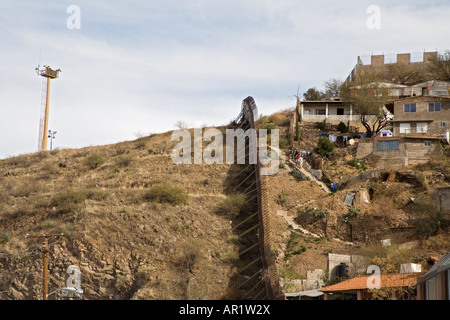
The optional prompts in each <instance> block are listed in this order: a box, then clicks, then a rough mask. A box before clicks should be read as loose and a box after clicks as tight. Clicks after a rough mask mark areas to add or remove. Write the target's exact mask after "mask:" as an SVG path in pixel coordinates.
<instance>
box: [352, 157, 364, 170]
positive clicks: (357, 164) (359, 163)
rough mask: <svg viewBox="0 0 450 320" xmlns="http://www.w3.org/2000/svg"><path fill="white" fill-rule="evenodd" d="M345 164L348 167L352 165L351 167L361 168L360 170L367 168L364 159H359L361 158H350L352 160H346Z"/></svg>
mask: <svg viewBox="0 0 450 320" xmlns="http://www.w3.org/2000/svg"><path fill="white" fill-rule="evenodd" d="M347 164H348V165H349V166H350V167H353V168H356V169H362V170H366V169H367V167H366V165H365V163H364V161H361V160H358V159H352V160H350V161H348V162H347Z"/></svg>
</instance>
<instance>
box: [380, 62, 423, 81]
mask: <svg viewBox="0 0 450 320" xmlns="http://www.w3.org/2000/svg"><path fill="white" fill-rule="evenodd" d="M426 71H427V70H426V68H424V67H423V66H421V65H418V64H401V63H395V64H390V65H387V67H386V71H385V74H384V75H383V76H384V78H385V79H386V80H387V81H389V82H393V83H397V84H405V85H413V84H416V83H419V82H423V81H426V80H428V79H429V76H428V75H427V72H426Z"/></svg>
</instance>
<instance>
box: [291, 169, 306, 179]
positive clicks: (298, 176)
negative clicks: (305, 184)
mask: <svg viewBox="0 0 450 320" xmlns="http://www.w3.org/2000/svg"><path fill="white" fill-rule="evenodd" d="M291 175H293V176H294V178H296V179H297V180H298V181H306V180H309V177H308V176H307V175H305V174H304V173H303V172H301V171H300V170H298V169H297V168H294V169H292V171H291Z"/></svg>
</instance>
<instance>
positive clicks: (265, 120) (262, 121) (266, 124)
mask: <svg viewBox="0 0 450 320" xmlns="http://www.w3.org/2000/svg"><path fill="white" fill-rule="evenodd" d="M258 122H259V129H266V130H272V129H276V127H277V126H276V125H275V124H274V123H273V122H272V119H271V118H270V117H269V116H262V117H261V118H259V121H258Z"/></svg>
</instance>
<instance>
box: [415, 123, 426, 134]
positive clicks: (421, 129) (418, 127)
mask: <svg viewBox="0 0 450 320" xmlns="http://www.w3.org/2000/svg"><path fill="white" fill-rule="evenodd" d="M427 131H428V123H426V122H418V123H417V124H416V132H417V133H427Z"/></svg>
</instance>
